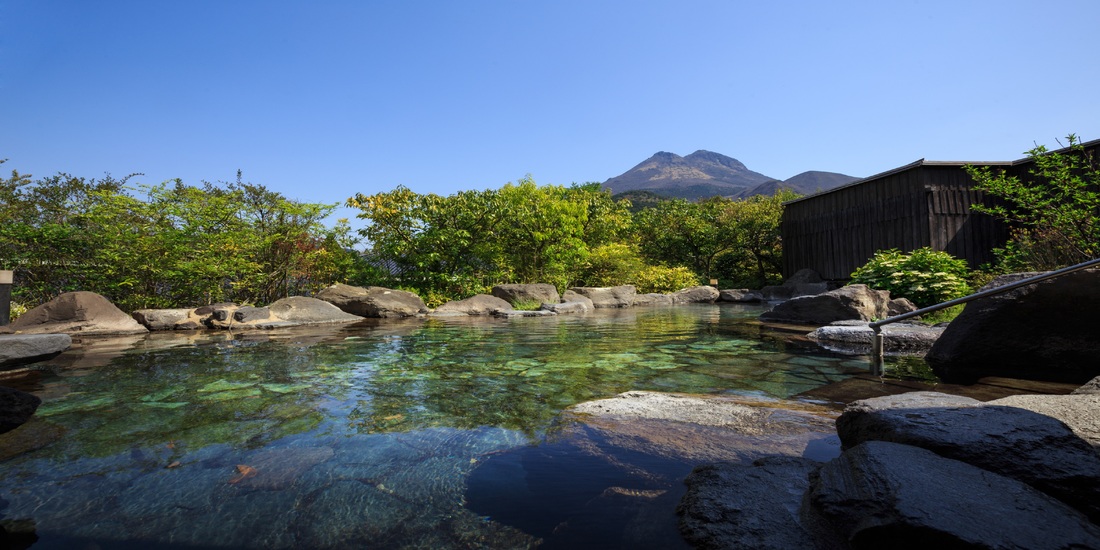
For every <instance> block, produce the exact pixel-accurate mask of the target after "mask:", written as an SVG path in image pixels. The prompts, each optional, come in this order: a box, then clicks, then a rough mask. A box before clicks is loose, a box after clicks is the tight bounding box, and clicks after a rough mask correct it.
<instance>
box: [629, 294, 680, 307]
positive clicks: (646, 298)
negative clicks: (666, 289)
mask: <svg viewBox="0 0 1100 550" xmlns="http://www.w3.org/2000/svg"><path fill="white" fill-rule="evenodd" d="M674 303H675V302H673V299H672V295H670V294H661V293H660V292H649V293H646V294H635V295H634V305H635V306H671V305H672V304H674Z"/></svg>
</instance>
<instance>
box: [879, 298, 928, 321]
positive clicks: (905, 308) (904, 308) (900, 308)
mask: <svg viewBox="0 0 1100 550" xmlns="http://www.w3.org/2000/svg"><path fill="white" fill-rule="evenodd" d="M918 309H920V308H918V307H917V304H914V303H913V302H911V301H910V300H909V298H892V299H890V301H889V302H886V316H887V317H894V316H896V315H904V314H906V313H909V312H912V311H916V310H918Z"/></svg>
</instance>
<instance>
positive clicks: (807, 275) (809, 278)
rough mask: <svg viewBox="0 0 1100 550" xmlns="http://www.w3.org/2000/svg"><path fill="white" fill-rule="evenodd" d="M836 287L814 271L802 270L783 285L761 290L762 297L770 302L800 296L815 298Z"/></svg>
mask: <svg viewBox="0 0 1100 550" xmlns="http://www.w3.org/2000/svg"><path fill="white" fill-rule="evenodd" d="M833 287H834V285H833V284H832V283H829V282H828V281H826V280H824V279H822V278H821V274H819V273H818V272H816V271H814V270H812V269H800V270H798V271H797V272H795V274H794V275H791V276H790V277H789V278H788V279H787V280H786V281H783V284H782V285H773V286H766V287H764V288H762V289H760V293H761V295H763V297H764V299H765V300H767V301H769V302H775V301H784V300H790V299H791V298H798V297H799V296H814V295H817V294H821V293H823V292H827V291H829V290H830V289H832V288H833Z"/></svg>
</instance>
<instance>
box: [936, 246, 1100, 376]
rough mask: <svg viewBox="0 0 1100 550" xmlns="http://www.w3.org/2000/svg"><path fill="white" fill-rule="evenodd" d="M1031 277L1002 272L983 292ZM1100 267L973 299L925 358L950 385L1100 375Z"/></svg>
mask: <svg viewBox="0 0 1100 550" xmlns="http://www.w3.org/2000/svg"><path fill="white" fill-rule="evenodd" d="M1026 275H1034V274H1011V275H1005V276H1002V277H998V278H997V279H994V280H993V282H991V283H989V284H988V285H986V286H985V287H983V290H985V289H991V288H995V287H998V286H1004V285H1005V284H1008V283H1010V282H1013V281H1016V280H1020V279H1022V278H1024V277H1025V276H1026ZM1098 310H1100V269H1097V268H1092V269H1086V270H1082V271H1078V272H1075V273H1069V274H1066V275H1062V276H1061V277H1057V278H1054V279H1048V280H1046V281H1042V282H1039V283H1034V284H1030V285H1027V286H1024V287H1020V288H1017V289H1014V290H1011V291H1008V292H1006V293H1003V294H997V295H994V296H989V297H986V298H981V299H979V300H974V301H973V302H970V303H968V304H966V307H965V308H964V309H963V311H962V313H961V314H959V316H958V317H956V318H955V320H953V321H951V324H950V325H948V327H947V330H945V331H944V333H943V336H942V337H940V339H939V340H937V341H936V345H934V346H932V349H931V350H930V351H929V352H928V355H927V356H926V357H925V359H926V360H927V361H928V364H929V365H931V366H932V370H933V371H935V373H936V375H937V376H939V377H940V379H942V380H943V381H944V382H949V383H964V384H967V383H972V382H974V381H975V380H977V379H978V378H981V377H983V376H1003V377H1008V378H1022V379H1026V380H1047V381H1053V382H1070V383H1076V384H1082V383H1085V382H1086V381H1088V380H1089V379H1091V378H1093V377H1096V376H1098V375H1100V338H1097V321H1096V312H1097V311H1098Z"/></svg>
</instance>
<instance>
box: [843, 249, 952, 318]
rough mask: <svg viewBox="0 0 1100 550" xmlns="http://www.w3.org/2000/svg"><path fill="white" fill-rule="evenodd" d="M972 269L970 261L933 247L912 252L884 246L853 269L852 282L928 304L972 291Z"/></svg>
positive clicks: (896, 296) (892, 295)
mask: <svg viewBox="0 0 1100 550" xmlns="http://www.w3.org/2000/svg"><path fill="white" fill-rule="evenodd" d="M968 272H969V270H968V269H967V266H966V261H964V260H960V259H958V258H955V257H954V256H952V255H950V254H948V253H946V252H940V251H938V250H933V249H931V248H927V247H925V248H920V249H917V250H914V251H912V252H910V253H908V254H905V253H902V252H901V251H899V250H896V249H890V250H880V251H879V252H876V253H875V255H874V257H872V258H871V260H870V261H868V262H867V263H866V264H865V265H864V266H863V267H860V268H859V269H857V270H855V272H854V273H852V280H851V282H850V283H849V284H865V285H867V286H869V287H871V288H874V289H878V290H889V291H890V296H891V297H893V298H908V299H909V300H910V301H912V302H913V303H914V304H916V305H917V306H920V307H927V306H931V305H934V304H938V303H940V302H945V301H947V300H953V299H955V298H960V297H962V296H966V295H967V294H969V293H970V285H968V284H967V282H966V278H967V276H968Z"/></svg>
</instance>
